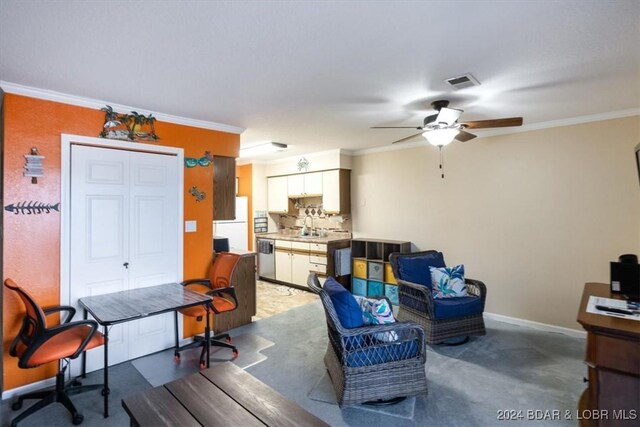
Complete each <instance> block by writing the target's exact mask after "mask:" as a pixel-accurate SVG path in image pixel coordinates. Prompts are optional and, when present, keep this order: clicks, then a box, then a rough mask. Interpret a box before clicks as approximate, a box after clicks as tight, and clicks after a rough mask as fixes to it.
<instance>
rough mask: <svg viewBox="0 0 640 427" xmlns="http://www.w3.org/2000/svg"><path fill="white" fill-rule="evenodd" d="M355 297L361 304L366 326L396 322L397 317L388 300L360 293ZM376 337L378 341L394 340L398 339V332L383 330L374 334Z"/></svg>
mask: <svg viewBox="0 0 640 427" xmlns="http://www.w3.org/2000/svg"><path fill="white" fill-rule="evenodd" d="M353 297H354V298H355V299H356V301H357V302H358V304H360V308H362V320H363V321H364V324H365V326H369V325H383V324H385V323H395V321H396V319H395V317H393V311H392V310H391V306H390V304H389V303H388V302H387V300H385V299H375V298H366V297H362V296H358V295H354V296H353ZM374 337H375V339H376V340H378V341H383V342H392V341H396V340H397V339H398V334H396V333H395V332H394V331H390V332H381V333H379V334H374Z"/></svg>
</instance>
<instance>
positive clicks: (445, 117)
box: [371, 99, 522, 147]
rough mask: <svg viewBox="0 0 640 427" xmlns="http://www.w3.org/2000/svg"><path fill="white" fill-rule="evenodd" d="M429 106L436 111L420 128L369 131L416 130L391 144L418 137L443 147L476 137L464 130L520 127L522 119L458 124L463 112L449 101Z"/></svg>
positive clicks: (400, 127) (402, 127) (401, 127)
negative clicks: (450, 104) (451, 105)
mask: <svg viewBox="0 0 640 427" xmlns="http://www.w3.org/2000/svg"><path fill="white" fill-rule="evenodd" d="M431 106H432V107H433V108H434V109H435V110H436V111H437V113H436V114H432V115H430V116H427V117H425V118H424V122H423V124H422V126H374V127H372V128H371V129H418V130H420V131H421V132H419V133H416V134H415V135H411V136H408V137H406V138H402V139H399V140H397V141H393V142H392V144H397V143H399V142H405V141H408V140H410V139H413V138H415V137H416V136H418V135H422V136H424V137H425V138H426V139H427V141H429V142H430V143H431V144H432V145H435V146H437V147H443V146H445V145H447V144H449V143H450V142H451V141H453V140H454V139H457V140H458V141H461V142H465V141H469V140H471V139H473V138H475V137H476V135H474V134H472V133H469V132H467V131H466V130H465V129H487V128H500V127H509V126H522V117H509V118H505V119H491V120H475V121H469V122H463V123H458V119H459V118H460V115H461V114H462V113H463V110H459V109H457V108H449V107H448V106H449V101H447V100H446V99H442V100H438V101H434V102H432V103H431Z"/></svg>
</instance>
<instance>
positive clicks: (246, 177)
mask: <svg viewBox="0 0 640 427" xmlns="http://www.w3.org/2000/svg"><path fill="white" fill-rule="evenodd" d="M252 174H253V165H251V164H248V165H242V166H238V167H236V176H237V177H238V196H247V197H248V200H249V203H248V204H249V221H247V227H248V228H249V230H248V231H249V250H253V245H254V239H253V188H252V187H253V186H252V184H251V183H252V179H253V177H252Z"/></svg>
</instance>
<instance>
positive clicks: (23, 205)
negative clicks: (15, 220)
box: [4, 201, 60, 215]
mask: <svg viewBox="0 0 640 427" xmlns="http://www.w3.org/2000/svg"><path fill="white" fill-rule="evenodd" d="M4 210H5V211H8V212H13V213H14V214H16V215H18V214H22V215H39V214H42V213H46V214H48V213H50V212H51V211H56V212H60V203H56V204H55V205H52V204H47V203H42V202H34V201H29V202H27V201H24V202H18V203H15V204H14V203H11V204H10V205H7V206H5V207H4Z"/></svg>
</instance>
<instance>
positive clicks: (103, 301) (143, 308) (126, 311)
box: [78, 283, 211, 418]
mask: <svg viewBox="0 0 640 427" xmlns="http://www.w3.org/2000/svg"><path fill="white" fill-rule="evenodd" d="M209 301H211V297H210V296H208V295H205V294H201V293H198V292H194V291H192V290H189V289H187V288H185V287H184V286H182V285H180V284H179V283H167V284H164V285H158V286H149V287H147V288H139V289H131V290H128V291H121V292H113V293H110V294H103V295H96V296H90V297H83V298H80V299H79V300H78V303H79V304H80V305H81V306H82V307H83V308H84V318H85V319H87V313H91V316H93V318H94V319H96V322H98V323H99V324H100V325H102V327H103V332H102V333H103V334H104V389H103V391H102V394H103V395H104V417H105V418H107V417H108V416H109V326H111V325H115V324H118V323H123V322H129V321H131V320H136V319H142V318H143V317H148V316H155V315H156V314H162V313H167V312H170V311H175V310H178V309H181V308H186V307H191V306H194V305H198V304H208V303H209ZM206 338H208V335H207V336H206ZM208 342H209V340H208V339H207V343H208ZM85 357H86V355H85V354H83V355H82V376H84V375H85V372H86V359H85ZM207 366H209V347H208V346H207Z"/></svg>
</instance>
